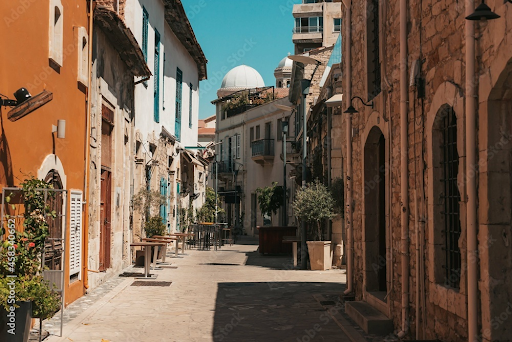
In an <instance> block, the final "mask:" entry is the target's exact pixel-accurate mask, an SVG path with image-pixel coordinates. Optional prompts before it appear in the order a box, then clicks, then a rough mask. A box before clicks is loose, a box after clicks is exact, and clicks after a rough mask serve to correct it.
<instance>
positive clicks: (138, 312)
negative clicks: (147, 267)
mask: <svg viewBox="0 0 512 342" xmlns="http://www.w3.org/2000/svg"><path fill="white" fill-rule="evenodd" d="M244 242H245V244H238V245H233V246H224V247H223V248H222V249H221V250H219V251H213V250H212V251H197V250H194V249H192V250H187V251H186V254H185V255H184V256H181V255H180V257H179V258H171V259H170V260H171V262H172V265H173V266H176V267H177V268H163V269H162V270H158V271H156V274H158V278H157V279H156V282H155V281H154V280H149V281H145V282H147V283H148V284H151V283H153V284H158V283H157V282H172V284H171V285H170V286H164V287H155V286H132V284H133V283H134V281H136V280H134V279H133V278H121V277H119V278H116V279H113V280H111V281H109V282H107V283H106V284H104V285H103V286H101V287H100V288H98V289H97V290H95V291H93V292H92V293H91V294H88V295H86V296H84V297H83V298H81V299H79V300H78V301H77V302H75V303H73V304H72V305H70V306H69V307H68V308H67V309H66V310H65V314H64V317H65V319H64V336H63V337H62V338H60V337H58V336H55V335H56V334H58V326H59V321H58V319H52V320H50V321H48V322H46V324H45V329H46V330H48V331H50V332H51V334H52V335H53V336H51V337H50V338H48V339H46V341H48V342H56V341H73V342H86V341H91V342H92V341H95V342H100V341H103V340H106V341H111V342H129V341H162V342H163V341H180V342H182V341H183V342H192V341H365V340H364V339H362V337H361V335H360V330H355V328H353V327H352V326H350V325H349V326H345V327H344V328H345V330H346V329H348V330H346V331H349V332H350V331H352V332H353V333H354V334H353V336H351V338H349V337H348V336H347V335H346V334H345V333H344V330H342V327H343V323H344V322H345V324H346V323H347V322H346V319H345V318H344V317H343V316H344V315H342V314H340V311H343V310H342V306H341V305H340V304H339V302H338V298H339V294H340V293H342V292H343V290H344V283H345V274H344V271H343V270H330V271H325V272H322V271H299V270H293V267H292V265H291V257H285V256H260V255H259V253H258V252H257V245H256V242H255V241H250V240H248V239H247V240H244V241H242V243H244ZM169 255H170V254H169ZM127 272H142V270H141V269H128V270H127ZM116 285H117V286H116ZM56 317H60V316H59V315H57V316H56Z"/></svg>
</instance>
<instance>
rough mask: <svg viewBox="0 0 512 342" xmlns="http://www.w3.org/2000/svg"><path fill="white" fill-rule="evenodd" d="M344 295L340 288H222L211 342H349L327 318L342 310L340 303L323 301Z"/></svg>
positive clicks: (299, 285)
mask: <svg viewBox="0 0 512 342" xmlns="http://www.w3.org/2000/svg"><path fill="white" fill-rule="evenodd" d="M344 289H345V285H344V284H337V283H306V282H279V281H275V282H264V283H262V282H256V283H220V284H219V286H218V289H217V301H216V307H215V316H214V327H213V340H214V341H216V342H218V341H236V342H239V341H244V342H252V341H254V342H256V341H257V342H261V341H268V342H270V341H284V342H288V341H289V342H292V341H293V342H297V341H299V342H301V341H349V340H348V338H346V336H345V335H344V334H343V333H342V331H341V329H340V328H339V326H338V325H337V324H336V322H334V321H333V320H332V318H331V316H330V315H329V314H328V310H329V311H330V312H331V313H333V312H335V311H339V310H342V306H341V305H340V303H339V302H338V303H336V302H335V301H325V302H324V301H322V298H336V297H339V294H341V293H342V292H343V290H344ZM321 302H322V303H321Z"/></svg>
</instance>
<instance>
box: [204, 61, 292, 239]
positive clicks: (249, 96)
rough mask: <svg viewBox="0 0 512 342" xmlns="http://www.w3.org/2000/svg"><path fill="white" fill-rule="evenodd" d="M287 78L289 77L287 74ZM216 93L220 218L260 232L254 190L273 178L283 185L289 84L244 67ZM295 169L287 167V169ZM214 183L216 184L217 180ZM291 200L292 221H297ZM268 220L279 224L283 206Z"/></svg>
mask: <svg viewBox="0 0 512 342" xmlns="http://www.w3.org/2000/svg"><path fill="white" fill-rule="evenodd" d="M286 63H287V58H284V59H283V60H282V61H281V63H280V64H279V66H278V69H279V68H282V67H283V66H284V65H285V64H286ZM288 64H289V62H288ZM241 75H243V76H244V77H241ZM283 80H284V81H285V82H286V80H287V79H286V77H285V78H282V79H281V81H283ZM282 84H283V83H282ZM284 85H286V83H284ZM218 94H219V99H217V100H215V101H213V103H214V104H215V105H216V107H217V123H216V139H215V140H216V143H217V146H216V151H217V163H218V165H219V167H218V190H219V195H220V196H221V199H222V202H223V209H224V210H225V214H224V217H223V218H222V219H223V220H224V221H225V222H226V223H228V225H229V226H237V225H238V226H240V227H242V228H243V229H244V230H245V233H247V234H257V231H256V226H260V225H263V224H264V222H263V217H262V215H261V213H260V211H259V208H258V205H257V200H256V189H257V188H258V187H265V186H270V185H271V184H272V182H278V183H279V184H280V185H282V184H283V177H284V163H283V155H282V150H283V142H282V131H281V128H282V124H281V123H282V121H283V120H287V121H288V122H290V131H289V133H288V134H289V136H290V135H292V136H293V135H294V129H293V127H292V126H293V121H291V120H293V119H290V117H291V112H290V111H287V110H286V109H284V110H283V109H282V108H279V105H281V106H285V107H284V108H286V107H289V106H290V105H291V103H290V102H289V101H288V98H287V97H288V88H286V87H282V88H275V87H265V85H264V83H263V79H262V78H261V76H260V75H259V73H258V72H257V71H256V70H254V69H252V68H250V67H248V66H240V67H236V68H235V69H233V70H231V71H230V72H228V74H227V75H226V76H225V78H224V80H223V82H222V87H221V89H219V91H218ZM287 140H288V139H287ZM291 152H292V147H291V143H288V153H291ZM291 169H292V166H289V167H288V169H287V173H289V172H290V171H291ZM213 177H215V174H213ZM212 183H213V184H215V182H214V180H213V182H212ZM287 183H288V188H291V189H293V184H292V183H293V182H292V181H290V180H288V182H287ZM290 202H291V201H288V212H287V215H288V223H289V224H293V220H294V219H293V217H292V216H291V209H290ZM268 219H269V220H270V222H271V224H273V225H281V222H282V220H283V210H281V211H280V213H278V215H275V217H272V218H268ZM267 223H268V221H267Z"/></svg>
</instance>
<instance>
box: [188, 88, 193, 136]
mask: <svg viewBox="0 0 512 342" xmlns="http://www.w3.org/2000/svg"><path fill="white" fill-rule="evenodd" d="M189 86H190V95H189V100H190V102H189V108H188V127H189V128H192V83H190V84H189Z"/></svg>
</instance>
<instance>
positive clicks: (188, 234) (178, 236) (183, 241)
mask: <svg viewBox="0 0 512 342" xmlns="http://www.w3.org/2000/svg"><path fill="white" fill-rule="evenodd" d="M169 235H171V236H176V237H177V238H178V239H179V240H181V242H182V245H181V252H182V253H183V254H185V239H186V238H187V236H190V235H194V234H192V233H172V234H169ZM176 256H178V243H176Z"/></svg>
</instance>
